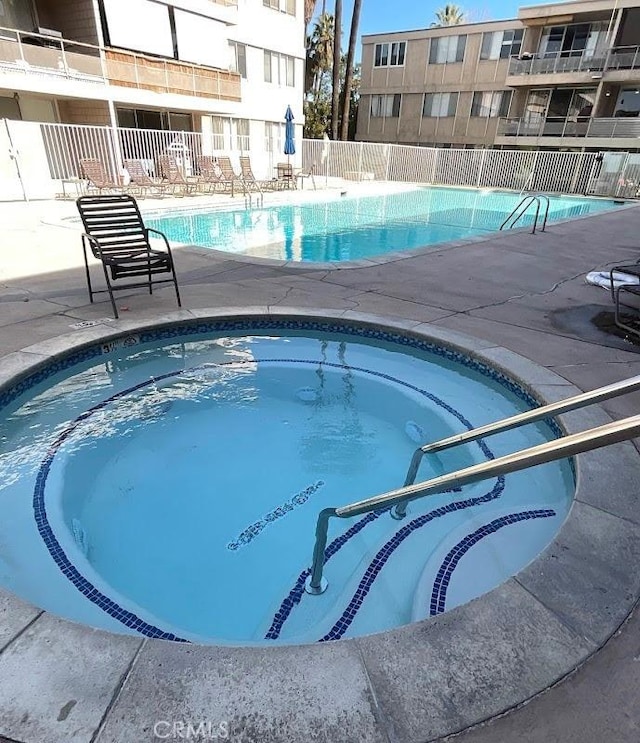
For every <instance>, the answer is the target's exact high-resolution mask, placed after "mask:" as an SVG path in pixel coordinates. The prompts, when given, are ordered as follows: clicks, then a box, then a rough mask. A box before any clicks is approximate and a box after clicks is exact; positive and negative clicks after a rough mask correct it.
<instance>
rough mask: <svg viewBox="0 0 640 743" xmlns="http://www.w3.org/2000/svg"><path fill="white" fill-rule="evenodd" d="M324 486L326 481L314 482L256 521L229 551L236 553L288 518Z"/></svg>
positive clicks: (230, 545) (239, 535) (241, 534)
mask: <svg viewBox="0 0 640 743" xmlns="http://www.w3.org/2000/svg"><path fill="white" fill-rule="evenodd" d="M323 485H324V480H318V482H314V483H313V484H312V485H309V487H306V488H305V489H304V490H301V491H300V492H299V493H296V494H295V495H294V496H293V498H290V499H289V500H287V501H285V502H284V503H283V504H282V505H280V506H278V507H277V508H274V509H273V511H269V513H266V514H265V515H264V516H263V517H262V518H261V519H259V520H258V521H254V523H253V524H251V526H248V527H247V528H246V529H245V530H244V531H242V532H240V534H238V536H237V537H236V538H235V539H234V540H233V541H231V542H229V544H227V549H229V550H232V551H234V552H235V550H237V549H240V547H244V546H245V545H246V544H249V543H250V542H252V541H253V540H254V539H255V538H256V537H257V536H258V534H260V532H261V531H263V530H264V529H266V527H267V526H269V524H272V523H273V522H274V521H277V520H278V519H281V518H282V517H283V516H286V515H287V513H289V512H290V511H293V509H294V508H296V507H297V506H301V505H302V504H303V503H306V502H307V501H308V500H309V497H310V496H312V495H313V494H314V493H317V492H318V490H320V488H321V487H322V486H323Z"/></svg>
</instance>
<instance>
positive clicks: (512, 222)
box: [500, 193, 551, 235]
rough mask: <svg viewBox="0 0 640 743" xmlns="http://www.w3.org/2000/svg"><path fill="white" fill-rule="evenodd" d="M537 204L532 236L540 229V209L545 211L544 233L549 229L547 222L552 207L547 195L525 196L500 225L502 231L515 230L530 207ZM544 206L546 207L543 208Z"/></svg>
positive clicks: (542, 229) (542, 230) (541, 230)
mask: <svg viewBox="0 0 640 743" xmlns="http://www.w3.org/2000/svg"><path fill="white" fill-rule="evenodd" d="M534 204H535V207H536V213H535V218H534V220H533V226H532V228H531V234H532V235H535V234H536V230H537V228H538V220H539V218H540V209H543V218H542V227H541V229H540V232H544V231H545V230H546V229H547V221H548V219H549V208H550V207H551V200H550V199H549V197H548V196H547V195H546V194H542V193H538V194H529V195H527V196H524V197H523V198H522V199H520V201H519V202H518V204H517V205H516V206H515V207H514V208H513V209H512V210H511V213H510V214H509V216H508V217H507V218H506V219H505V220H504V222H503V223H502V224H501V225H500V231H502V230H504V229H505V228H506V229H509V230H510V229H513V228H514V227H515V226H516V224H517V223H518V222H519V221H520V220H521V219H522V217H524V215H525V214H526V213H527V211H528V210H529V207H531V206H532V205H534ZM543 204H544V207H543Z"/></svg>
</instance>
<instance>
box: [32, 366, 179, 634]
mask: <svg viewBox="0 0 640 743" xmlns="http://www.w3.org/2000/svg"><path fill="white" fill-rule="evenodd" d="M173 374H174V373H173V372H172V373H170V374H163V375H162V376H160V377H156V378H155V379H154V380H147V381H145V382H142V383H140V384H137V385H135V386H134V387H130V388H129V389H127V390H123V391H122V392H118V393H116V394H115V395H112V396H111V397H109V398H107V399H106V400H103V401H101V402H99V403H98V404H97V405H94V406H93V407H92V408H90V409H89V410H87V411H85V412H84V413H82V414H81V415H79V416H78V417H77V418H76V419H75V420H74V421H72V422H71V423H70V424H69V425H67V426H66V428H65V429H64V430H63V431H62V433H60V435H59V436H58V438H57V439H56V440H55V441H54V442H53V444H52V445H51V447H50V448H49V451H48V452H47V454H46V456H45V458H44V460H43V461H42V463H41V464H40V468H39V470H38V474H37V476H36V484H35V488H34V491H33V513H34V517H35V521H36V525H37V527H38V531H39V533H40V536H41V537H42V540H43V541H44V543H45V545H46V547H47V549H48V550H49V554H50V555H51V557H52V558H53V560H54V562H55V563H56V565H57V566H58V567H59V568H60V570H61V571H62V573H63V574H64V575H65V576H66V577H67V578H68V579H69V580H70V581H71V583H73V585H74V586H75V587H76V588H77V589H78V590H79V591H80V593H82V594H83V595H84V596H85V597H86V598H87V599H89V601H91V602H92V603H94V604H95V605H96V606H98V607H100V609H102V610H103V611H104V612H106V613H107V614H108V615H109V616H111V617H113V618H114V619H117V620H118V621H119V622H121V623H122V624H123V625H124V626H125V627H128V628H129V629H132V630H135V631H136V632H139V633H140V634H141V635H145V636H146V637H155V638H158V639H161V640H174V641H176V642H186V640H184V639H183V638H181V637H178V636H177V635H174V634H173V633H172V632H164V631H163V630H161V629H159V628H158V627H155V626H154V625H152V624H148V623H147V622H145V621H144V620H143V619H140V617H138V616H136V615H135V614H134V613H133V612H130V611H128V610H127V609H124V608H123V607H121V606H120V605H119V604H117V603H116V602H115V601H112V600H111V599H110V598H108V597H107V596H105V595H104V594H103V593H101V592H100V591H99V590H98V589H97V588H96V587H95V586H94V585H93V584H92V583H91V582H90V581H88V580H87V579H86V578H85V577H84V576H83V575H81V573H80V571H79V570H78V569H77V568H76V567H75V565H73V563H72V562H71V561H70V560H69V558H68V557H67V555H66V553H65V552H64V550H63V549H62V547H61V546H60V543H59V542H58V540H57V539H56V536H55V534H54V533H53V530H52V528H51V525H50V524H49V520H48V518H47V509H46V505H45V490H46V483H47V477H48V475H49V471H50V469H51V464H52V463H53V460H54V458H55V455H56V453H57V452H58V450H59V448H60V446H61V445H62V444H63V442H64V441H65V440H66V438H67V437H68V436H69V434H70V433H72V432H73V431H74V430H75V429H76V428H77V427H78V426H79V425H80V423H82V422H83V421H85V420H87V418H89V417H90V416H91V415H93V413H95V412H96V411H98V410H101V409H102V408H104V407H106V406H107V405H108V404H109V403H110V402H112V401H113V400H117V399H119V398H121V397H124V396H125V395H128V394H130V393H131V392H133V391H135V390H138V389H141V388H143V387H146V386H147V385H149V384H152V383H153V382H154V381H159V380H161V379H166V378H168V377H171V376H173Z"/></svg>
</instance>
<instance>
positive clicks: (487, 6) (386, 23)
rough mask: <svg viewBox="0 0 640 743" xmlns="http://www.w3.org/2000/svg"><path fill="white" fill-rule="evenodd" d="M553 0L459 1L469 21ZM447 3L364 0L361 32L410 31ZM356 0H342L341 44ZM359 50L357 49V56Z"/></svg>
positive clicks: (423, 25)
mask: <svg viewBox="0 0 640 743" xmlns="http://www.w3.org/2000/svg"><path fill="white" fill-rule="evenodd" d="M545 2H547V3H548V2H551V0H523V1H522V2H517V1H516V0H470V1H469V2H467V3H465V2H462V1H460V2H457V3H456V4H457V5H459V6H460V7H461V8H462V9H463V10H464V11H465V12H466V14H467V16H468V18H469V21H471V22H473V21H497V20H500V19H505V18H516V17H517V15H518V8H519V7H520V6H524V5H538V4H543V3H545ZM444 5H446V0H441V1H440V2H438V1H436V2H434V1H433V0H432V1H431V2H429V3H422V2H420V1H419V0H362V6H361V11H360V28H359V34H358V36H359V37H360V36H362V34H375V33H382V32H386V31H409V30H411V29H416V28H427V27H428V26H429V24H430V23H431V22H432V21H433V20H434V16H435V13H436V10H438V9H439V8H441V7H443V6H444ZM326 8H327V12H328V13H333V9H334V0H326ZM321 11H322V0H318V4H317V5H316V12H317V13H320V12H321ZM352 12H353V0H343V4H342V47H343V49H346V48H347V46H348V44H349V29H350V27H351V14H352ZM359 57H360V52H358V58H359Z"/></svg>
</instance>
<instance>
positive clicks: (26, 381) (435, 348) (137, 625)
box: [0, 317, 573, 642]
mask: <svg viewBox="0 0 640 743" xmlns="http://www.w3.org/2000/svg"><path fill="white" fill-rule="evenodd" d="M265 331H267V332H268V331H275V332H277V333H280V334H281V333H283V332H286V331H303V332H304V331H306V332H321V333H333V334H342V335H348V336H353V337H356V338H362V339H367V340H373V341H380V342H384V343H392V344H396V345H398V346H404V347H407V348H412V349H415V350H419V351H425V352H428V353H432V354H434V355H436V356H438V357H440V358H443V359H446V360H448V361H452V362H455V363H459V364H462V365H463V366H465V367H467V368H469V369H472V370H474V371H475V372H477V373H479V374H481V375H483V376H485V377H487V378H489V379H491V380H492V381H494V382H497V383H498V384H500V385H502V386H503V387H505V388H506V389H507V390H509V391H510V392H511V393H512V394H514V395H515V396H516V397H518V398H519V399H521V400H523V401H524V402H525V403H526V404H527V405H530V406H536V405H538V404H539V403H538V401H537V400H536V399H535V398H534V397H533V396H532V395H531V394H529V393H528V392H527V391H526V390H525V389H524V388H522V387H521V386H520V385H518V384H517V383H516V382H514V380H512V379H511V378H510V377H508V376H506V375H505V374H503V373H502V372H500V371H499V370H497V369H495V368H493V367H491V366H490V365H488V364H485V363H484V362H481V361H479V360H478V359H475V358H473V357H471V356H468V355H466V354H464V353H461V352H459V351H456V350H454V349H452V348H449V347H447V346H444V345H439V344H437V343H434V342H431V341H428V340H425V339H422V338H418V337H415V336H412V335H411V334H405V333H402V332H396V331H387V330H383V329H380V328H377V327H375V326H366V325H360V324H358V323H356V322H354V323H349V322H344V321H340V322H336V321H331V320H305V319H299V318H291V319H288V318H266V317H265V318H257V317H248V318H230V319H222V320H211V321H198V320H196V321H186V322H182V323H177V324H174V325H171V326H166V327H160V328H155V329H152V330H146V331H142V332H140V333H139V335H136V336H123V338H122V339H115V340H112V341H110V342H106V343H104V342H96V343H95V344H91V345H87V346H85V347H81V348H79V349H78V350H74V351H72V352H71V353H69V354H66V355H63V356H59V357H57V358H54V359H53V360H51V361H49V362H46V363H45V364H43V365H41V366H39V367H38V368H36V369H35V371H33V372H30V373H27V374H26V375H25V376H24V377H22V378H21V379H19V380H18V381H17V382H16V383H14V384H12V385H10V386H5V387H4V388H1V389H0V409H2V408H4V407H6V406H7V405H9V404H11V403H12V402H14V401H15V400H16V399H18V398H19V397H20V396H21V395H23V394H25V393H27V392H28V391H29V390H30V389H32V388H33V387H35V386H37V385H39V384H41V383H43V382H45V381H46V380H47V379H50V378H51V377H52V376H54V375H55V374H58V373H60V372H63V371H67V370H69V369H72V368H73V367H74V366H76V365H78V364H81V363H83V362H86V361H90V360H93V359H97V358H99V357H100V356H102V355H106V354H108V353H110V352H111V351H112V350H113V349H114V348H120V347H126V346H128V345H137V344H138V343H140V344H142V343H153V342H161V341H165V340H170V339H173V338H178V337H184V336H186V337H189V336H196V335H212V334H217V335H222V334H224V333H234V334H237V333H247V334H257V333H260V332H265ZM336 366H340V365H336ZM183 371H184V370H178V371H177V372H172V373H169V374H167V375H162V376H160V377H156V378H154V379H152V380H148V381H146V382H143V383H141V384H139V385H136V386H135V387H132V388H130V389H128V390H124V391H122V392H120V393H117V394H116V395H113V396H112V397H110V398H108V399H106V400H104V401H102V402H101V403H99V404H98V405H96V406H94V407H93V408H91V409H90V410H88V411H85V413H83V414H82V415H81V416H79V417H78V418H76V419H75V420H74V421H72V422H71V423H70V424H69V425H68V426H67V427H66V428H65V430H64V431H63V432H62V433H61V434H60V436H59V437H58V438H57V439H56V441H55V442H54V443H53V444H52V446H51V447H50V449H49V451H48V453H47V456H46V457H45V459H44V460H43V462H42V463H41V466H40V469H39V472H38V475H37V478H36V485H35V488H34V499H33V508H34V515H35V520H36V524H37V527H38V530H39V532H40V534H41V536H42V539H43V541H44V542H45V544H46V546H47V549H48V550H49V552H50V554H51V556H52V558H53V559H54V561H55V562H56V564H57V565H58V567H59V568H60V570H61V571H62V572H63V574H64V575H65V576H66V577H67V578H68V579H69V580H70V581H71V582H72V583H73V584H74V585H75V586H76V588H78V590H79V591H81V593H83V595H85V596H86V597H87V598H88V599H89V600H90V601H92V602H93V603H95V604H96V605H97V606H99V607H100V608H101V609H103V610H104V611H105V612H106V613H107V614H109V615H110V616H112V617H114V618H115V619H117V620H118V621H120V622H122V624H124V625H125V626H126V627H128V628H130V629H132V630H135V631H137V632H139V633H140V634H142V635H145V636H147V637H155V638H161V639H166V640H175V641H179V642H184V641H185V640H183V639H182V638H180V637H178V636H176V635H174V634H173V633H169V632H164V631H163V630H161V629H159V628H158V627H155V626H153V625H150V624H148V623H147V622H145V621H144V620H142V619H140V618H139V617H137V616H136V615H135V614H133V613H132V612H129V611H127V610H125V609H123V608H122V607H120V606H119V605H118V604H116V603H115V602H113V601H111V599H109V598H108V597H106V596H104V594H102V593H101V592H100V591H99V590H98V589H97V588H96V587H95V586H93V585H92V584H91V583H90V582H89V581H87V580H86V579H85V578H84V577H83V576H82V575H81V574H80V573H79V571H78V570H77V568H76V567H75V566H74V565H73V564H72V563H71V562H70V560H69V559H68V557H67V556H66V554H65V553H64V551H63V550H62V548H61V546H60V544H59V543H58V541H57V539H56V537H55V535H54V534H53V531H52V530H51V527H50V525H49V522H48V519H47V514H46V507H45V502H44V493H45V486H46V479H47V475H48V473H49V469H50V467H51V464H52V462H53V459H54V457H55V454H56V452H57V451H58V449H59V448H60V446H61V445H62V443H63V441H64V440H65V438H66V437H67V436H68V435H69V434H70V433H71V432H72V431H73V430H74V429H75V428H76V427H77V426H78V425H79V424H80V423H81V422H82V421H83V420H85V419H86V418H87V417H89V416H90V415H91V414H92V413H94V412H95V411H97V410H99V409H102V408H104V407H105V406H106V405H108V404H109V403H110V402H112V401H113V400H115V399H117V398H119V397H122V396H124V395H126V394H130V393H131V392H133V391H135V390H137V389H141V388H143V387H144V386H145V385H148V384H152V383H154V382H157V381H159V380H161V379H165V378H169V377H171V376H174V375H175V374H181V373H183ZM362 371H367V372H369V373H372V372H371V371H370V370H362ZM378 376H380V377H381V378H387V379H391V378H390V377H388V376H387V375H385V374H378ZM407 386H411V385H407ZM413 389H416V390H417V388H415V387H414V388H413ZM417 391H420V392H423V393H424V394H425V395H426V396H428V397H430V398H431V399H434V398H433V396H431V395H429V393H427V392H425V391H422V390H417ZM434 402H438V401H437V400H434ZM443 407H445V409H447V410H448V411H449V412H451V413H453V414H454V415H457V411H455V410H454V409H453V408H450V407H449V406H447V405H446V404H443ZM545 423H547V425H548V426H549V427H550V429H551V430H552V432H553V434H554V435H555V436H556V437H559V436H562V435H563V432H562V429H561V428H560V427H559V425H558V424H557V423H556V421H555V420H553V419H548V420H546V421H545ZM465 425H466V424H465ZM478 444H479V445H480V446H481V448H482V449H483V451H485V449H486V445H485V444H484V442H483V441H479V442H478ZM485 454H487V456H489V455H490V452H489V451H488V449H486V451H485ZM571 464H572V467H573V463H571ZM498 485H499V483H498ZM498 485H496V487H498ZM496 487H494V491H495V490H496ZM492 492H493V491H492ZM490 495H491V494H490V493H489V494H487V496H483V498H481V499H474V500H478V501H479V502H484V499H486V498H489V496H490ZM493 497H498V495H495V496H493ZM464 503H465V502H464V501H463V502H460V504H451V506H452V507H453V506H456V505H458V507H469V505H463V504H464ZM383 512H384V511H381V512H376V513H371V514H368V515H367V516H366V517H364V518H363V519H361V520H360V521H359V522H358V523H357V524H354V526H352V527H351V528H350V529H349V530H347V531H346V532H345V533H344V534H343V535H342V536H341V537H339V538H337V539H336V540H334V541H333V542H332V543H331V545H329V547H328V548H327V550H326V552H325V561H326V560H327V559H329V558H330V557H331V556H332V555H333V554H335V552H336V551H338V550H339V549H340V547H341V546H342V545H343V544H345V543H346V541H348V539H350V538H351V537H352V536H353V535H354V534H356V533H357V532H358V531H359V530H360V529H362V528H364V527H365V526H366V525H367V524H368V523H371V521H373V520H375V519H376V518H378V517H379V516H380V515H381V513H383ZM428 515H429V514H427V516H428ZM422 518H425V517H422ZM414 521H415V520H414ZM411 523H413V522H411ZM409 526H411V524H407V526H406V527H404V528H405V529H406V528H407V527H409ZM415 528H418V527H415ZM400 531H402V530H400ZM399 533H400V532H399ZM378 572H379V571H378ZM307 574H308V571H304V572H303V573H302V574H301V576H300V578H299V579H298V581H297V582H296V586H294V589H292V591H291V593H290V594H289V597H288V598H287V599H285V602H283V607H284V609H285V613H286V614H287V616H288V613H289V612H290V610H291V609H290V608H289V609H288V611H287V606H288V605H286V602H287V601H288V600H293V599H294V598H295V597H296V596H297V593H298V587H299V584H300V583H302V590H303V587H304V579H305V578H306V575H307ZM298 600H299V599H298ZM295 603H296V601H295V600H293V604H292V605H294V604H295ZM360 603H361V602H360ZM283 607H281V611H282V608H283ZM276 617H277V618H278V621H276V618H274V624H273V625H272V630H273V631H274V632H273V633H272V631H271V630H270V631H269V633H268V634H267V637H269V636H270V635H272V634H274V633H275V637H277V636H278V634H279V631H280V629H281V625H282V623H283V622H284V620H285V619H286V616H285V617H284V618H283V619H282V615H281V613H280V612H279V613H278V614H277V615H276ZM280 619H282V621H281V622H280ZM278 625H279V628H278ZM275 637H272V639H275Z"/></svg>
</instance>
